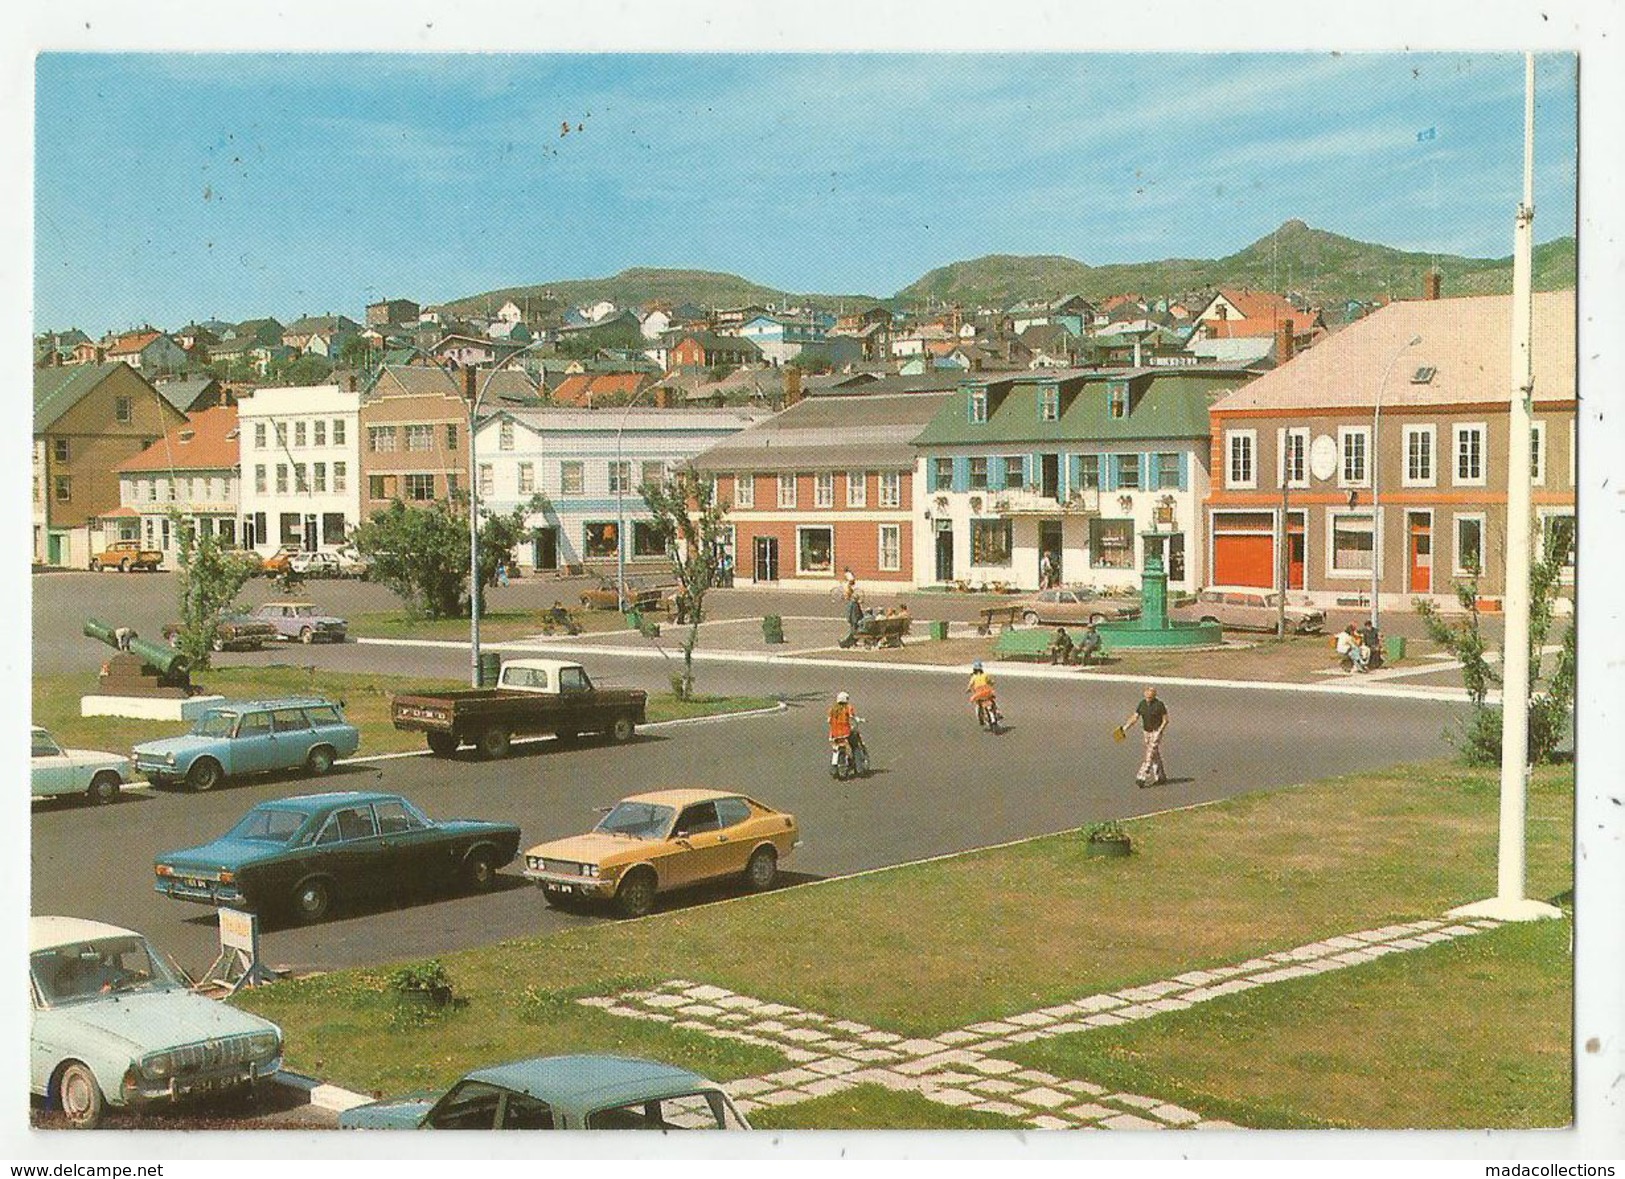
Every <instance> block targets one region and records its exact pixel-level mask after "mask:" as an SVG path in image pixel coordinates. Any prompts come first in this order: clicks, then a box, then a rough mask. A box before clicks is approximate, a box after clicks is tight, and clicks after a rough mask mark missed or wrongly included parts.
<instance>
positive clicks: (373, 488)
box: [367, 475, 395, 499]
mask: <svg viewBox="0 0 1625 1179" xmlns="http://www.w3.org/2000/svg"><path fill="white" fill-rule="evenodd" d="M394 485H395V476H393V475H368V476H367V498H368V499H394V498H395V490H394Z"/></svg>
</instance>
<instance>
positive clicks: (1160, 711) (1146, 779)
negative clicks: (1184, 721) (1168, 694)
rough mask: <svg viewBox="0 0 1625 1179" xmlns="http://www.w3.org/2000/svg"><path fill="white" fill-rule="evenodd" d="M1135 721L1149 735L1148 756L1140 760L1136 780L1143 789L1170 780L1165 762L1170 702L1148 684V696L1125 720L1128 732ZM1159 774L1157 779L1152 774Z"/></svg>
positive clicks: (1147, 740) (1147, 742)
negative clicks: (1165, 740) (1164, 752)
mask: <svg viewBox="0 0 1625 1179" xmlns="http://www.w3.org/2000/svg"><path fill="white" fill-rule="evenodd" d="M1135 725H1139V726H1140V732H1141V733H1143V734H1144V736H1145V756H1144V758H1142V759H1141V761H1140V770H1139V772H1138V773H1137V774H1135V775H1134V782H1135V784H1136V785H1138V786H1140V787H1141V788H1142V789H1143V788H1144V787H1146V786H1160V785H1162V784H1163V783H1164V782H1166V781H1167V780H1168V769H1167V767H1166V766H1164V765H1163V762H1162V739H1163V737H1165V736H1166V735H1167V733H1168V706H1167V705H1166V704H1164V703H1163V702H1162V701H1161V700H1158V699H1157V690H1156V689H1155V688H1147V689H1146V690H1145V698H1144V699H1142V700H1141V701H1140V702H1139V703H1138V704H1136V705H1135V706H1134V711H1133V712H1132V713H1131V714H1130V715H1129V718H1128V719H1127V720H1126V721H1124V722H1123V731H1124V732H1125V733H1126V732H1127V731H1128V730H1129V729H1132V728H1133V727H1134V726H1135ZM1153 774H1154V775H1156V777H1155V780H1153V779H1152V775H1153Z"/></svg>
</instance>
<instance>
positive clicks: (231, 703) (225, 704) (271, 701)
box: [209, 696, 394, 802]
mask: <svg viewBox="0 0 1625 1179" xmlns="http://www.w3.org/2000/svg"><path fill="white" fill-rule="evenodd" d="M332 703H333V702H332V701H331V700H325V699H323V698H322V697H320V696H267V697H266V698H265V699H263V700H225V701H222V702H221V703H219V704H216V705H214V706H213V707H211V708H210V709H209V711H210V712H240V711H241V710H242V709H245V708H323V707H326V706H328V705H330V704H332ZM348 793H351V794H356V795H357V796H359V795H362V794H365V795H367V796H368V797H369V798H370V797H372V795H373V794H374V793H376V792H375V791H372V792H369V791H365V790H362V791H349V792H348ZM324 797H328V796H327V795H317V794H304V795H300V796H299V798H300V799H311V798H324ZM335 797H336V796H335ZM380 797H384V798H393V797H394V795H392V794H390V795H381V796H380ZM282 801H283V802H295V801H298V799H294V798H285V799H283V800H282Z"/></svg>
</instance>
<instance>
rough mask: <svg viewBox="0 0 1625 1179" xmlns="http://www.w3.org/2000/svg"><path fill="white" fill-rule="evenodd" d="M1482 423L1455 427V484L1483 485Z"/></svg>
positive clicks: (1468, 423)
mask: <svg viewBox="0 0 1625 1179" xmlns="http://www.w3.org/2000/svg"><path fill="white" fill-rule="evenodd" d="M1484 430H1485V427H1484V423H1483V422H1467V423H1464V424H1461V425H1458V426H1456V484H1457V485H1458V486H1461V485H1466V486H1469V487H1482V486H1483V485H1484Z"/></svg>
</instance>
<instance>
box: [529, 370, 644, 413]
mask: <svg viewBox="0 0 1625 1179" xmlns="http://www.w3.org/2000/svg"><path fill="white" fill-rule="evenodd" d="M652 383H653V381H652V379H651V374H649V373H571V374H570V375H569V376H567V377H565V378H564V380H562V381H560V382H559V384H558V388H556V389H554V390H553V399H554V400H555V401H557V402H560V403H561V404H564V405H589V404H591V403H592V402H593V401H595V400H597V399H598V398H601V397H630V396H631V395H632V394H634V393H637V392H639V391H640V390H642V389H643V388H644V387H645V386H646V385H650V384H652Z"/></svg>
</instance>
